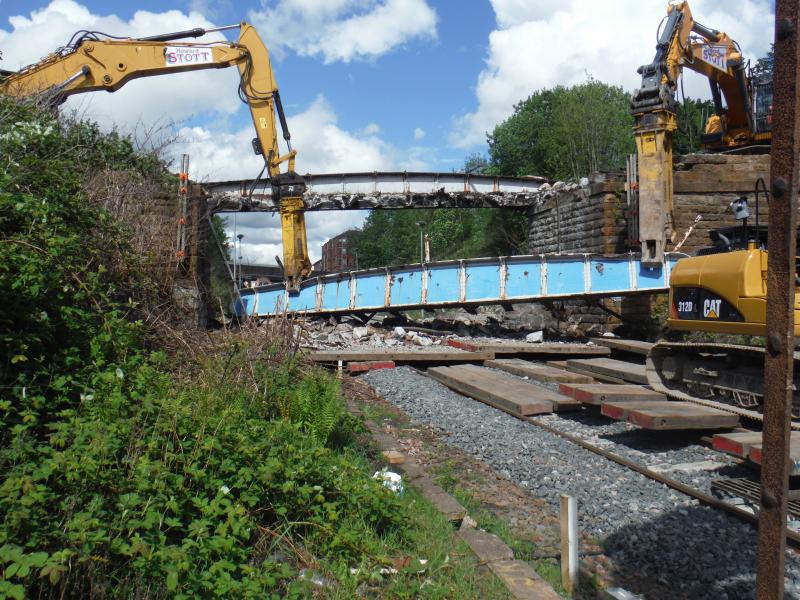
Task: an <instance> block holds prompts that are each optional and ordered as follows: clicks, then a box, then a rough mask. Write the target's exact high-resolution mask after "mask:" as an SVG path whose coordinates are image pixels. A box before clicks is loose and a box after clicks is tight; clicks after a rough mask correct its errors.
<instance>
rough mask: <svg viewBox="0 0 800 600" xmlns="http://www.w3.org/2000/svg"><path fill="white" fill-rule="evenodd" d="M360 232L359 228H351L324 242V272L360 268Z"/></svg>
mask: <svg viewBox="0 0 800 600" xmlns="http://www.w3.org/2000/svg"><path fill="white" fill-rule="evenodd" d="M360 233H361V232H360V231H359V230H358V229H349V230H348V231H345V232H344V233H340V234H339V235H337V236H336V237H332V238H331V239H329V240H328V241H327V242H325V243H324V244H322V270H323V271H324V272H326V273H340V272H342V271H352V270H354V269H358V252H357V251H356V241H357V239H358V235H359V234H360Z"/></svg>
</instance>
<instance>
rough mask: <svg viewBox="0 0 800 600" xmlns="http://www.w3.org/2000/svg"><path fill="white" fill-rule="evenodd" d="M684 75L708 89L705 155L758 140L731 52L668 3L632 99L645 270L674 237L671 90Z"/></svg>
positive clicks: (721, 36) (742, 73)
mask: <svg viewBox="0 0 800 600" xmlns="http://www.w3.org/2000/svg"><path fill="white" fill-rule="evenodd" d="M684 68H688V69H690V70H692V71H695V72H697V73H700V74H701V75H703V76H705V77H706V78H708V80H709V83H710V85H711V93H712V97H713V99H714V106H715V113H716V114H714V115H712V116H711V117H710V118H709V120H708V121H707V123H706V127H705V132H704V134H703V137H702V139H701V142H702V144H703V145H704V147H706V148H708V149H723V148H730V147H740V146H744V145H747V144H752V143H753V142H754V141H756V140H758V139H759V137H758V136H757V135H756V134H755V122H754V117H753V103H752V99H751V95H750V90H749V85H748V81H747V76H746V69H745V64H744V61H743V58H742V54H741V52H740V51H739V48H738V45H737V44H736V42H735V41H733V40H732V39H731V38H730V37H729V36H728V35H727V34H725V33H722V32H720V31H716V30H714V29H710V28H708V27H705V26H703V25H701V24H700V23H698V22H697V21H695V20H694V17H693V16H692V12H691V10H690V8H689V4H688V2H685V1H684V2H677V3H670V4H669V6H668V7H667V18H666V21H665V23H664V25H663V29H662V30H661V34H660V36H659V39H658V44H657V46H656V55H655V58H654V59H653V62H651V63H650V64H647V65H643V66H641V67H639V71H638V72H639V73H640V74H641V75H642V85H641V87H640V88H639V89H638V90H636V92H635V93H634V95H633V98H632V99H631V114H632V115H633V117H634V120H635V124H634V135H635V139H636V152H637V156H638V163H639V164H638V171H639V189H638V191H639V238H640V241H641V244H642V262H643V263H645V264H650V265H655V264H661V263H663V260H664V245H665V240H667V239H670V238H671V237H672V235H673V234H674V231H673V217H672V212H673V206H672V194H673V189H672V137H673V134H674V132H675V131H676V130H677V128H678V125H677V89H678V81H679V79H680V76H681V74H682V71H683V69H684ZM723 97H724V99H725V105H726V106H725V107H724V106H723V103H722V98H723ZM762 137H763V136H762ZM768 137H769V134H766V138H764V139H768Z"/></svg>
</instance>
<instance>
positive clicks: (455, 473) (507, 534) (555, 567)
mask: <svg viewBox="0 0 800 600" xmlns="http://www.w3.org/2000/svg"><path fill="white" fill-rule="evenodd" d="M431 474H432V475H433V476H434V479H435V481H436V483H438V484H439V485H440V486H442V487H443V488H444V489H445V490H447V491H448V492H450V493H451V494H453V495H454V496H455V497H456V499H457V500H458V501H459V502H460V503H461V505H462V506H464V508H466V509H467V513H468V514H469V515H470V516H471V517H472V518H473V519H475V521H476V522H477V523H478V527H480V528H481V529H484V530H486V531H488V532H490V533H493V534H495V535H496V536H497V537H499V538H500V539H501V540H503V542H505V543H506V544H507V545H508V546H509V548H511V549H512V550H513V551H514V558H516V559H518V560H524V561H526V562H528V563H529V564H530V565H531V566H533V568H534V569H535V570H536V572H537V573H538V574H539V575H540V576H541V577H542V579H544V580H545V581H547V583H549V584H550V585H551V586H553V589H554V590H555V591H556V592H557V593H558V594H560V595H562V596H564V597H569V596H568V594H567V592H566V590H565V589H564V587H563V586H562V585H561V568H560V566H559V563H558V561H556V560H555V559H549V558H548V559H536V558H533V557H535V556H537V555H538V554H540V553H541V549H540V548H539V547H538V546H537V545H536V544H535V543H534V542H532V541H531V540H529V539H526V538H525V537H523V536H521V535H519V534H518V533H516V532H514V531H513V530H512V529H511V527H510V526H509V524H508V523H507V522H506V521H505V520H504V519H502V518H500V517H498V516H497V515H496V514H494V513H493V512H492V511H490V510H488V509H487V508H485V507H484V506H483V504H482V503H481V502H480V501H479V500H478V499H477V498H475V496H474V495H473V494H472V493H471V492H470V491H468V490H466V489H464V488H463V487H460V486H459V480H460V479H462V478H463V477H462V472H461V471H460V470H457V466H456V464H455V463H454V461H446V462H443V463H440V464H439V465H437V466H436V467H435V468H434V469H432V471H431ZM473 477H474V476H473Z"/></svg>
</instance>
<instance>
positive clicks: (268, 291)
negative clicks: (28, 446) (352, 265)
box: [236, 254, 677, 317]
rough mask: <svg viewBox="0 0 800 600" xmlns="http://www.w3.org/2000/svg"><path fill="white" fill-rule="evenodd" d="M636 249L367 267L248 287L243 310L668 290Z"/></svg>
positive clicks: (352, 309)
mask: <svg viewBox="0 0 800 600" xmlns="http://www.w3.org/2000/svg"><path fill="white" fill-rule="evenodd" d="M675 262H677V257H674V256H672V257H668V260H667V262H666V264H665V265H663V266H658V267H646V266H643V265H642V263H641V260H640V257H639V256H638V255H636V254H624V255H617V256H597V255H591V254H565V255H556V254H553V255H529V256H507V257H506V256H504V257H499V258H475V259H469V260H450V261H441V262H432V263H425V264H412V265H404V266H399V267H388V268H380V269H366V270H361V271H351V272H349V273H337V274H334V275H324V276H321V277H316V278H311V279H308V280H306V281H304V282H303V283H302V284H301V285H300V290H299V292H298V293H292V294H289V293H288V292H287V290H286V288H285V286H283V285H281V284H276V285H267V286H262V287H260V288H255V289H252V290H251V289H243V290H241V299H242V300H241V304H240V305H238V307H237V308H238V310H236V312H237V313H238V314H240V315H248V316H255V317H268V316H270V315H273V314H277V313H281V312H292V313H304V314H345V313H359V312H376V311H398V310H415V309H422V308H428V309H430V308H445V307H459V306H463V307H469V306H481V305H488V304H513V303H520V302H536V301H542V300H552V299H559V298H601V297H606V296H626V295H632V294H642V293H657V292H666V291H667V290H668V285H669V274H670V269H671V267H672V266H674V264H675Z"/></svg>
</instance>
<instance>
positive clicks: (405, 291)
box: [389, 268, 424, 306]
mask: <svg viewBox="0 0 800 600" xmlns="http://www.w3.org/2000/svg"><path fill="white" fill-rule="evenodd" d="M423 277H424V273H423V272H422V271H421V270H420V269H419V268H417V269H404V270H402V271H393V272H392V296H391V298H390V299H389V305H390V306H409V305H414V304H421V303H422V278H423Z"/></svg>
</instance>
